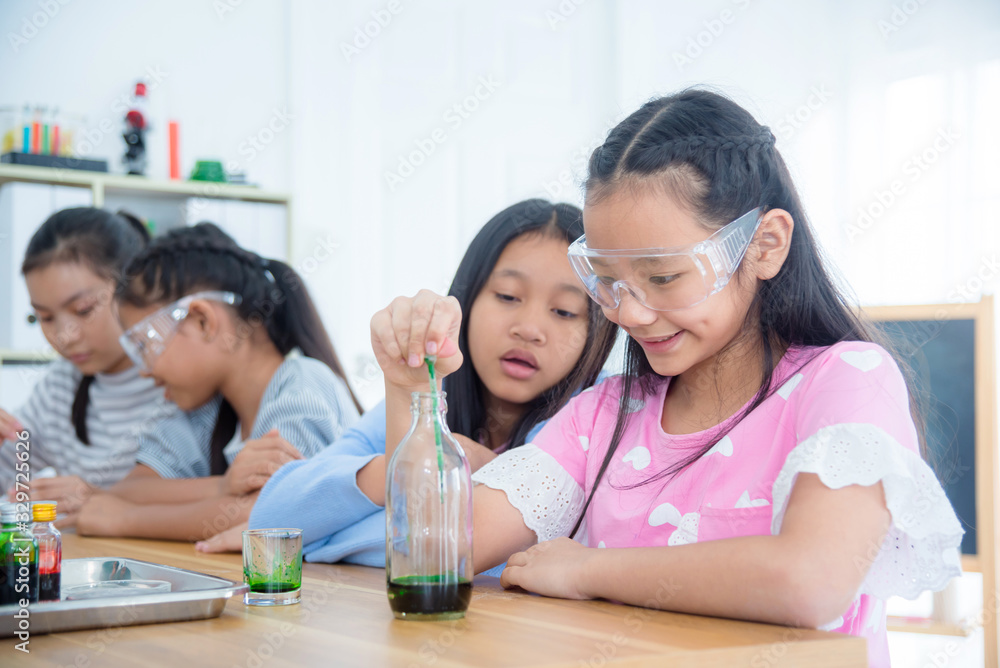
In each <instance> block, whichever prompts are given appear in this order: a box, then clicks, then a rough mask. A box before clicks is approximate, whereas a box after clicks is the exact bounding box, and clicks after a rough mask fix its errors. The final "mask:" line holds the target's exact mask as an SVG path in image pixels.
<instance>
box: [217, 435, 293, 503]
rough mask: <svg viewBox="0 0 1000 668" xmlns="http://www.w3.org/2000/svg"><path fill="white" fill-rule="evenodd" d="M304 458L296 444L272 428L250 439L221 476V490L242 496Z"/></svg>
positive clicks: (224, 493)
mask: <svg viewBox="0 0 1000 668" xmlns="http://www.w3.org/2000/svg"><path fill="white" fill-rule="evenodd" d="M296 459H305V457H304V456H303V455H302V453H301V452H299V451H298V450H297V449H296V448H295V446H294V445H292V444H291V443H289V442H288V441H286V440H285V439H283V438H281V436H280V435H279V434H278V430H277V429H272V430H271V431H269V432H267V433H266V434H264V436H262V437H261V438H258V439H254V440H252V441H247V442H246V444H245V445H244V446H243V449H242V450H240V452H239V454H238V455H236V458H235V459H233V463H232V465H231V466H230V467H229V468H228V469H227V470H226V473H225V475H224V476H222V494H223V495H229V496H243V495H244V494H249V493H250V492H255V491H257V490H258V489H260V488H261V487H263V486H264V484H265V483H266V482H267V481H268V480H270V478H271V476H272V475H274V474H275V472H276V471H277V470H278V469H280V468H281V467H282V466H284V465H285V464H287V463H288V462H293V461H295V460H296Z"/></svg>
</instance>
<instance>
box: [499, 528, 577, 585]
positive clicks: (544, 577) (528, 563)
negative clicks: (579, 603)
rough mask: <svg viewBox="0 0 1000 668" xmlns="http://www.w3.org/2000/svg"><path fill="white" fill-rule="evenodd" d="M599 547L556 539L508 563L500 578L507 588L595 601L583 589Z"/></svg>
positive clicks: (515, 555)
mask: <svg viewBox="0 0 1000 668" xmlns="http://www.w3.org/2000/svg"><path fill="white" fill-rule="evenodd" d="M595 549H596V548H589V547H584V546H583V545H580V544H579V543H577V542H576V541H575V540H571V539H569V538H556V539H555V540H549V541H545V542H544V543H538V544H537V545H532V546H531V547H529V548H528V549H527V550H525V551H524V552H518V553H517V554H514V555H512V556H511V558H510V559H508V560H507V568H505V569H503V573H501V575H500V584H502V585H503V586H504V588H505V589H510V588H511V587H521V588H522V589H526V590H528V591H531V592H535V593H537V594H541V595H542V596H552V597H554V598H572V599H578V600H583V599H589V598H593V596H590V595H589V594H587V593H586V591H585V590H584V589H583V586H582V585H583V584H584V583H583V576H584V573H585V572H586V564H587V562H588V561H589V560H590V558H591V557H592V556H593V554H594V552H595Z"/></svg>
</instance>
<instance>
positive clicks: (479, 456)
mask: <svg viewBox="0 0 1000 668" xmlns="http://www.w3.org/2000/svg"><path fill="white" fill-rule="evenodd" d="M581 234H583V227H582V223H581V211H580V209H578V208H577V207H574V206H571V205H569V204H552V203H550V202H547V201H545V200H539V199H533V200H527V201H524V202H520V203H518V204H515V205H513V206H511V207H509V208H507V209H505V210H504V211H501V212H500V213H499V214H497V215H496V216H494V217H493V219H492V220H490V221H489V222H488V223H487V224H486V226H485V227H483V229H482V230H481V231H480V232H479V234H478V235H477V236H476V238H475V239H473V241H472V243H471V244H470V246H469V249H468V250H467V251H466V253H465V257H464V258H463V259H462V262H461V264H460V265H459V268H458V272H457V273H456V274H455V279H454V281H453V282H452V285H451V289H450V290H449V295H450V297H449V299H451V300H454V301H455V302H456V303H457V304H458V305H459V306H460V308H461V310H462V312H463V313H464V314H466V315H467V317H466V318H465V319H464V320H463V322H462V323H461V325H460V329H459V331H457V332H455V335H454V337H453V338H452V340H456V341H458V345H459V349H460V350H461V352H462V354H463V355H464V356H465V358H466V359H467V360H468V362H469V363H466V364H464V365H463V366H462V367H461V368H460V369H459V370H458V371H456V372H455V373H453V374H451V375H449V376H448V377H447V378H445V380H444V385H443V389H444V391H445V392H446V393H447V397H448V413H447V416H448V418H447V419H448V426H449V428H450V429H451V431H452V433H453V434H455V436H456V438H458V439H459V441H460V442H461V443H462V446H463V448H464V450H465V452H466V454H467V455H468V457H469V462H470V464H471V466H472V469H473V470H476V469H478V468H479V467H480V466H482V465H483V464H485V463H486V462H487V461H489V460H491V459H493V458H494V457H496V456H497V454H498V453H499V452H501V451H503V450H505V449H508V448H513V447H517V446H520V445H523V444H524V443H525V442H526V441H528V440H530V438H531V436H532V435H533V434H534V433H536V432H537V431H538V429H540V428H541V426H542V424H543V423H544V422H545V421H546V420H547V419H548V418H550V417H551V416H552V415H554V414H555V413H556V412H557V411H558V410H559V408H561V407H562V406H563V405H564V404H565V403H566V401H567V400H568V399H569V398H570V397H571V396H572V395H573V394H574V393H575V392H577V391H579V390H580V389H581V388H584V387H589V386H590V385H592V384H593V383H594V382H595V380H596V379H597V377H598V374H599V373H600V370H601V368H602V366H603V365H604V362H605V360H606V359H607V357H608V354H609V353H610V351H611V348H612V346H613V345H614V340H615V334H616V331H617V330H616V328H615V327H614V326H613V325H611V324H610V323H609V322H608V321H607V320H606V319H605V318H603V317H602V316H601V313H600V309H599V308H596V307H595V305H594V303H593V302H592V301H591V300H589V299H587V297H586V294H585V293H584V291H583V289H582V287H581V286H580V285H579V283H578V281H577V279H576V277H575V275H574V274H573V271H572V268H571V267H570V265H569V261H568V259H567V257H566V252H567V249H568V247H569V244H570V242H571V241H573V240H575V239H576V238H577V237H579V236H580V235H581ZM439 299H441V298H440V297H439V296H438V295H435V294H434V293H432V292H430V291H426V290H422V291H421V292H419V293H418V294H417V295H416V296H415V297H412V298H404V297H399V298H397V299H396V300H394V301H393V308H395V309H396V312H397V313H399V314H401V315H402V314H407V317H408V314H409V313H411V312H419V311H420V310H421V309H423V308H426V305H427V304H430V303H433V302H434V301H436V300H439ZM407 401H408V398H407ZM385 413H386V411H385V404H384V403H382V404H379V405H378V406H377V407H375V408H374V409H372V410H371V411H369V412H368V413H366V414H365V415H364V416H363V417H362V418H361V420H360V421H359V422H358V423H357V425H355V427H354V428H352V429H350V430H348V431H347V432H346V433H345V434H344V436H343V437H341V438H340V439H339V440H338V441H337V442H336V443H334V444H333V445H331V446H330V447H329V448H327V449H326V450H325V451H324V452H323V453H321V454H320V455H318V456H316V457H314V458H313V459H311V460H308V461H294V462H290V463H288V464H285V465H284V466H283V467H282V468H281V469H280V470H279V471H278V472H277V473H275V474H274V475H273V476H272V477H271V479H270V480H269V481H268V483H267V484H266V485H265V486H264V488H263V489H262V490H261V494H260V497H259V498H258V500H257V502H256V504H255V505H254V508H253V510H252V512H251V514H250V527H251V528H254V529H256V528H265V527H277V526H294V527H299V528H301V529H302V530H303V545H304V548H303V555H304V557H305V559H306V560H307V561H319V562H331V563H332V562H337V561H345V562H350V563H357V564H363V565H367V566H378V567H384V566H385V509H384V508H383V504H384V495H385V465H386V461H385V441H386V422H385ZM239 528H241V527H238V528H236V529H233V530H231V531H228V532H224V533H222V534H219V535H218V536H215V537H214V538H213V539H211V540H208V541H205V542H202V543H199V544H198V546H197V547H198V549H199V550H202V551H205V552H221V551H227V550H239V549H240V536H239V531H238V529H239Z"/></svg>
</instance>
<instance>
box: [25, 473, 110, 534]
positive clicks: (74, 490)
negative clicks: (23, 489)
mask: <svg viewBox="0 0 1000 668" xmlns="http://www.w3.org/2000/svg"><path fill="white" fill-rule="evenodd" d="M96 491H98V489H97V487H94V486H93V485H91V484H90V483H88V482H87V481H85V480H84V479H83V478H81V477H80V476H78V475H61V476H57V477H55V478H36V479H34V480H32V481H31V500H32V501H55V502H56V511H57V512H58V513H59V514H60V515H62V514H66V515H74V514H76V512H77V511H79V510H80V508H81V507H82V506H83V504H84V503H85V502H86V501H87V499H89V498H90V497H91V495H92V494H93V493H94V492H96ZM62 526H65V525H62Z"/></svg>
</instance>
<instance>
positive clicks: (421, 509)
mask: <svg viewBox="0 0 1000 668" xmlns="http://www.w3.org/2000/svg"><path fill="white" fill-rule="evenodd" d="M433 364H434V361H433V360H432V359H428V371H429V373H430V375H431V389H432V391H431V392H414V393H413V395H412V399H411V403H410V412H411V413H412V415H413V421H412V422H411V424H410V430H409V432H407V434H406V436H405V437H404V438H403V440H402V442H400V444H399V446H397V448H396V451H395V452H394V453H393V455H392V458H391V459H390V460H389V466H388V469H387V471H386V496H385V521H386V549H385V552H386V559H385V566H386V568H385V573H386V583H387V590H388V595H389V605H390V607H391V608H392V611H393V614H395V616H396V618H397V619H408V620H420V621H436V620H447V619H460V618H461V617H464V616H465V611H466V609H468V607H469V601H470V600H471V598H472V577H473V565H472V475H471V471H470V469H469V462H468V460H467V459H466V458H465V453H464V452H463V451H462V446H460V445H459V444H458V441H456V440H455V437H454V436H452V435H451V432H450V431H449V430H448V423H447V422H446V421H445V414H446V412H447V407H446V403H445V394H444V393H443V392H438V391H437V384H436V382H435V380H434V375H433V374H434V371H433V369H434V366H433Z"/></svg>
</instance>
